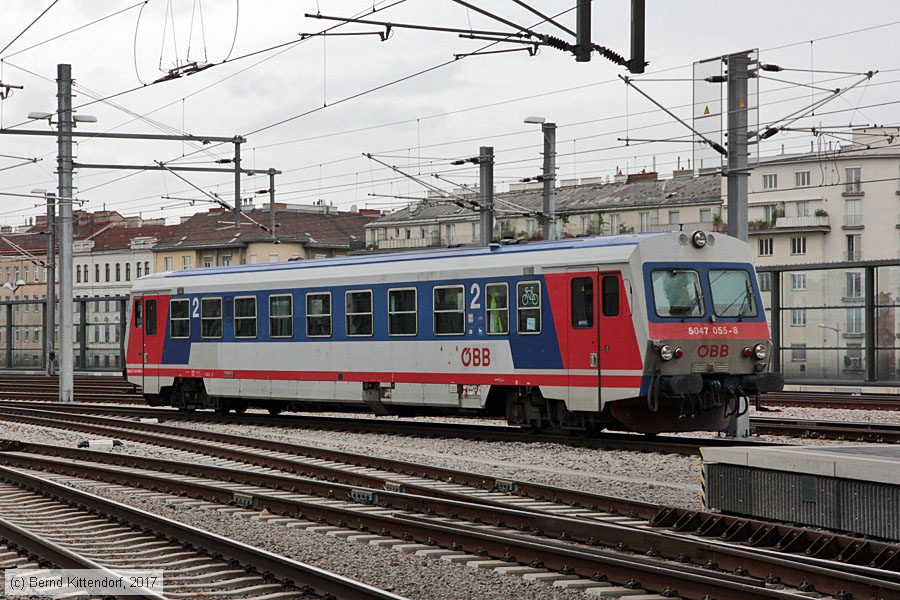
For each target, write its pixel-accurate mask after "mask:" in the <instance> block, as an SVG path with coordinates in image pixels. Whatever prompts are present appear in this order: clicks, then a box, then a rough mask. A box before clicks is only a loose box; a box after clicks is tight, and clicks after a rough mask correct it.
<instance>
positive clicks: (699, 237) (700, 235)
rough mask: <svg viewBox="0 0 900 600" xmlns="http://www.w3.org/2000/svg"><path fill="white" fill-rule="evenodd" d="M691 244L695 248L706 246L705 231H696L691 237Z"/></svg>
mask: <svg viewBox="0 0 900 600" xmlns="http://www.w3.org/2000/svg"><path fill="white" fill-rule="evenodd" d="M691 243H692V244H694V247H695V248H703V247H704V246H706V233H705V232H703V231H695V232H694V233H693V234H692V235H691Z"/></svg>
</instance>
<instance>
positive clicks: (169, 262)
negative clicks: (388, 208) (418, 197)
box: [153, 205, 375, 271]
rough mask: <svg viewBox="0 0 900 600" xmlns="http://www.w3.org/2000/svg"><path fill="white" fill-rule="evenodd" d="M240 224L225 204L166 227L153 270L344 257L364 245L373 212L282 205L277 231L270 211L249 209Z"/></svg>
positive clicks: (277, 216) (155, 252)
mask: <svg viewBox="0 0 900 600" xmlns="http://www.w3.org/2000/svg"><path fill="white" fill-rule="evenodd" d="M245 214H246V216H247V219H246V220H245V221H244V222H243V223H242V225H241V227H240V229H236V228H235V227H234V225H233V221H232V220H231V214H230V213H225V212H224V211H223V210H221V209H213V210H210V211H209V212H204V213H197V214H194V215H192V216H191V217H189V218H187V219H185V220H184V221H183V222H182V223H181V224H180V225H176V226H174V227H172V228H171V229H170V230H168V231H167V232H166V233H165V235H163V236H162V237H161V238H160V239H159V241H158V242H157V243H156V244H155V245H154V247H153V256H154V263H155V264H154V270H155V271H177V270H183V269H192V268H202V267H216V266H229V265H244V264H255V263H265V262H279V261H287V260H307V259H315V258H328V257H332V256H344V255H346V254H347V253H348V252H350V251H351V250H356V249H361V248H362V247H363V242H362V241H363V239H365V229H364V227H365V225H366V224H367V223H369V222H370V221H371V220H373V219H374V218H375V215H373V214H372V213H371V212H349V213H347V212H338V211H334V210H331V208H330V207H290V206H286V205H281V207H280V208H277V210H276V213H275V221H276V223H277V227H276V229H275V233H274V235H273V234H272V233H271V232H269V231H266V230H264V229H262V228H261V227H259V226H258V225H256V224H255V223H260V224H265V225H266V226H268V224H269V223H270V222H271V213H270V212H269V211H268V210H260V209H255V210H249V211H247V212H246V213H245Z"/></svg>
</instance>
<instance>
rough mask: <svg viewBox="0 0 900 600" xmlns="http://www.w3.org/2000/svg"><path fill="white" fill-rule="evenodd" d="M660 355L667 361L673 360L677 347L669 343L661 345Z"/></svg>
mask: <svg viewBox="0 0 900 600" xmlns="http://www.w3.org/2000/svg"><path fill="white" fill-rule="evenodd" d="M659 357H660V358H661V359H663V360H665V361H669V360H672V359H673V358H674V357H675V349H674V348H672V346H670V345H668V344H665V345H663V346H660V347H659Z"/></svg>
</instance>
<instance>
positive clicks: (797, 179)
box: [794, 171, 809, 187]
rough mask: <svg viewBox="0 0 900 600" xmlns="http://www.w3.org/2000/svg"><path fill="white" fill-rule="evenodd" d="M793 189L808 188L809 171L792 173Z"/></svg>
mask: <svg viewBox="0 0 900 600" xmlns="http://www.w3.org/2000/svg"><path fill="white" fill-rule="evenodd" d="M794 186H795V187H809V171H797V172H796V173H794Z"/></svg>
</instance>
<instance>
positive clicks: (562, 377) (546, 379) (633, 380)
mask: <svg viewBox="0 0 900 600" xmlns="http://www.w3.org/2000/svg"><path fill="white" fill-rule="evenodd" d="M128 374H129V375H132V376H135V377H140V376H141V375H145V376H156V377H196V378H200V377H202V378H206V379H255V380H263V381H352V382H363V381H383V382H394V383H433V384H464V385H544V386H558V387H565V386H570V387H587V388H590V387H596V386H597V377H596V376H595V375H566V374H553V375H541V374H537V375H533V374H532V375H524V374H519V375H514V374H513V375H495V374H491V373H388V372H383V373H379V372H353V373H348V372H345V371H274V370H246V369H237V370H224V369H183V368H172V367H153V366H147V367H145V368H144V369H140V368H130V369H128ZM601 384H602V386H603V387H605V388H639V387H640V386H641V376H640V375H604V376H603V377H602V382H601Z"/></svg>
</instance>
